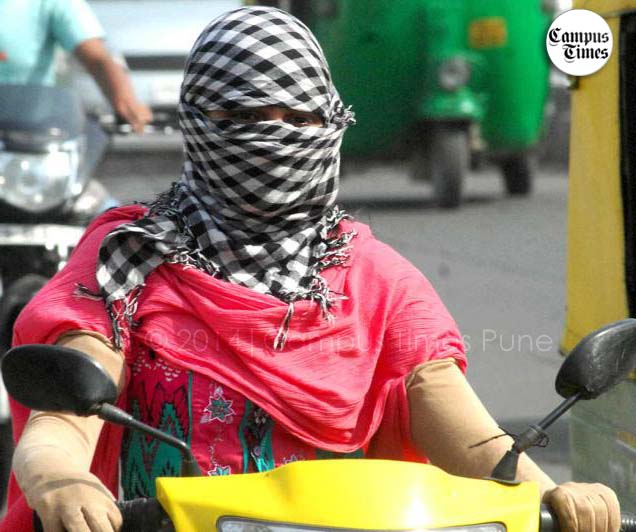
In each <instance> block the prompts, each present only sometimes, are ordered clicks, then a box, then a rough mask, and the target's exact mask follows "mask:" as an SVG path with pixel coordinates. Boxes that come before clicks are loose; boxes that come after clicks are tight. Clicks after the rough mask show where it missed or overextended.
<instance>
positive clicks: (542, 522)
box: [539, 504, 559, 532]
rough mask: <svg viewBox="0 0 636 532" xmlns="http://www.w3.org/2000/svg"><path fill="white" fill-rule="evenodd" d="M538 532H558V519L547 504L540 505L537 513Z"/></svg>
mask: <svg viewBox="0 0 636 532" xmlns="http://www.w3.org/2000/svg"><path fill="white" fill-rule="evenodd" d="M539 532H559V519H558V518H557V516H556V514H555V513H554V511H553V510H552V508H550V507H549V506H548V505H547V504H542V505H541V510H540V513H539Z"/></svg>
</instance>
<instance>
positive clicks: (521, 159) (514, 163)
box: [501, 153, 533, 196]
mask: <svg viewBox="0 0 636 532" xmlns="http://www.w3.org/2000/svg"><path fill="white" fill-rule="evenodd" d="M501 172H502V174H503V178H504V183H505V185H506V192H508V194H510V195H511V196H527V195H528V194H530V192H531V191H532V175H533V169H532V163H531V161H530V156H529V155H528V154H525V153H524V154H517V155H513V156H511V157H508V158H506V159H504V161H503V162H502V163H501Z"/></svg>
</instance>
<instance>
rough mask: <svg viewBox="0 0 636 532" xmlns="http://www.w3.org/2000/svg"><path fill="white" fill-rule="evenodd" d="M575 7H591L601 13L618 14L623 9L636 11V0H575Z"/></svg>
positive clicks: (591, 9) (606, 14)
mask: <svg viewBox="0 0 636 532" xmlns="http://www.w3.org/2000/svg"><path fill="white" fill-rule="evenodd" d="M574 8H575V9H589V10H590V11H595V12H596V13H598V14H599V15H605V16H608V15H609V16H612V15H614V14H616V15H618V14H620V13H621V12H623V11H632V10H634V11H636V0H574Z"/></svg>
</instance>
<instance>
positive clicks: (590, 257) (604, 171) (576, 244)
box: [561, 0, 636, 507]
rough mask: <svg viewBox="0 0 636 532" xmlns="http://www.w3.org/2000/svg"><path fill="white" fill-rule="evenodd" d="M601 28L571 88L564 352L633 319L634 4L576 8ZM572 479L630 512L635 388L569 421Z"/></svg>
mask: <svg viewBox="0 0 636 532" xmlns="http://www.w3.org/2000/svg"><path fill="white" fill-rule="evenodd" d="M574 6H575V8H584V9H589V10H593V11H595V12H596V13H598V14H600V15H601V16H603V17H604V18H605V19H606V21H607V22H608V23H609V26H610V28H611V31H612V33H613V38H614V50H613V52H612V55H611V57H610V60H609V62H608V63H607V64H606V65H605V66H604V67H603V68H602V69H601V70H599V71H598V72H596V73H594V74H592V75H590V76H586V77H581V78H576V79H574V80H573V86H572V89H571V96H572V123H571V135H570V173H569V179H570V181H569V197H568V258H567V294H566V298H567V314H566V323H565V330H564V333H563V338H562V342H561V350H562V352H563V353H564V354H567V353H568V352H569V351H570V350H571V349H572V348H573V347H574V345H575V344H576V343H577V342H578V341H579V340H580V339H581V338H582V337H583V336H585V335H586V334H587V333H589V332H591V331H592V330H594V329H596V328H597V327H598V326H599V325H602V324H604V323H608V322H611V321H614V320H617V319H623V318H627V317H634V316H636V0H577V1H575V3H574ZM570 451H571V464H572V475H573V478H574V480H580V481H594V482H603V483H605V484H608V485H609V486H611V487H612V488H613V489H614V490H616V492H617V494H618V497H619V499H620V501H621V503H622V504H623V505H624V506H625V507H634V505H636V382H635V381H634V380H633V379H632V380H631V381H628V382H625V383H623V384H621V385H619V386H618V387H617V388H615V389H613V390H612V391H610V392H609V393H608V394H607V395H604V396H603V397H602V398H600V399H599V400H598V401H596V402H589V403H585V404H582V403H581V404H579V405H577V406H575V407H574V409H573V412H572V415H571V418H570Z"/></svg>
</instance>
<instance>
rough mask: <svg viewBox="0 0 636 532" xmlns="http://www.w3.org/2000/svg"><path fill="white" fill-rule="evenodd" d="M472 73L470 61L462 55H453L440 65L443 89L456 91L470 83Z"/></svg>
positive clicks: (439, 76) (439, 75) (440, 79)
mask: <svg viewBox="0 0 636 532" xmlns="http://www.w3.org/2000/svg"><path fill="white" fill-rule="evenodd" d="M470 74H471V68H470V63H469V62H468V61H466V59H464V58H462V57H453V58H451V59H447V60H446V61H443V62H442V64H441V65H440V67H439V71H438V81H439V84H440V86H441V87H442V88H443V89H445V90H447V91H455V90H457V89H459V88H461V87H463V86H464V85H466V83H468V80H469V79H470Z"/></svg>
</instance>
